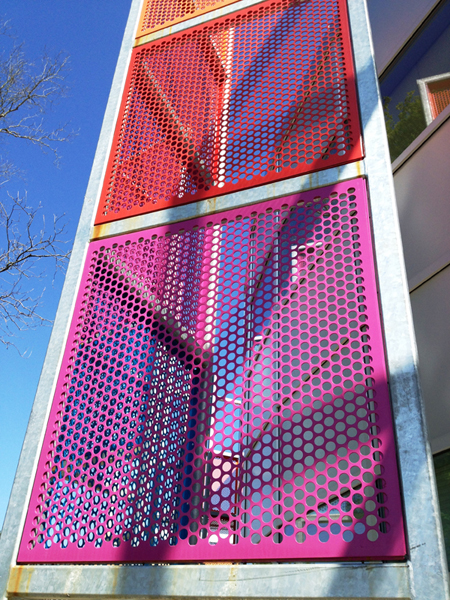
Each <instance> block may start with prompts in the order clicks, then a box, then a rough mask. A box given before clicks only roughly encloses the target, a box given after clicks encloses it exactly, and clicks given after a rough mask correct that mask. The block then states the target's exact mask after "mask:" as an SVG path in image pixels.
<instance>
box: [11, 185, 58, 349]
mask: <svg viewBox="0 0 450 600" xmlns="http://www.w3.org/2000/svg"><path fill="white" fill-rule="evenodd" d="M41 210H42V208H41V207H40V206H39V207H38V208H37V209H34V208H31V207H30V206H28V205H27V203H26V198H21V197H19V196H16V197H12V196H10V195H9V194H8V202H7V203H4V202H0V231H1V232H2V234H1V235H2V237H1V238H0V239H1V245H0V342H1V343H3V344H5V345H6V346H14V342H13V341H12V340H11V338H13V337H15V336H16V335H17V333H18V332H20V331H23V330H24V329H34V328H36V326H38V325H41V324H44V323H45V322H46V321H47V319H45V318H44V317H43V316H42V315H41V314H40V313H39V306H40V304H41V300H42V294H35V293H34V290H33V289H30V285H31V284H30V280H32V279H40V278H42V277H44V276H45V271H46V269H47V261H46V264H45V266H44V265H43V264H42V263H40V261H41V260H42V259H50V260H51V261H52V263H53V265H54V269H55V273H56V271H57V270H64V268H65V265H66V262H67V259H68V258H69V255H70V250H65V249H64V245H65V244H66V241H65V239H64V232H65V224H64V223H62V219H61V217H54V218H53V223H52V226H51V227H48V228H46V225H45V218H44V217H43V215H42V213H41Z"/></svg>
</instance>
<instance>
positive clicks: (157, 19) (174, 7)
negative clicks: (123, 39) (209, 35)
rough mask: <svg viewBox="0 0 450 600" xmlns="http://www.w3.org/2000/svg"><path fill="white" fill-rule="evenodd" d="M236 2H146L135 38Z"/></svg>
mask: <svg viewBox="0 0 450 600" xmlns="http://www.w3.org/2000/svg"><path fill="white" fill-rule="evenodd" d="M236 1H237V0H196V1H195V2H194V0H146V1H145V2H144V7H143V9H142V15H141V19H140V21H139V27H138V32H137V37H138V38H139V37H142V36H143V35H147V34H148V33H151V32H153V31H158V30H159V29H162V28H163V27H170V26H171V25H174V24H175V23H179V22H180V21H185V20H186V19H192V17H196V16H198V15H202V14H204V13H206V12H209V11H211V10H214V9H215V8H220V7H222V6H226V5H227V4H233V2H236Z"/></svg>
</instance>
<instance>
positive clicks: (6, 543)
mask: <svg viewBox="0 0 450 600" xmlns="http://www.w3.org/2000/svg"><path fill="white" fill-rule="evenodd" d="M142 2H143V0H133V1H132V4H131V9H130V13H129V16H128V22H127V25H126V29H125V33H124V37H123V41H122V46H121V49H120V54H119V59H118V62H117V66H116V71H115V74H114V79H113V83H112V86H111V91H110V94H109V99H108V104H107V108H106V111H105V116H104V118H103V125H102V130H101V133H100V138H99V142H98V145H97V150H96V153H95V159H94V163H93V165H92V170H91V175H90V178H89V183H88V187H87V190H86V196H85V198H84V203H83V209H82V212H81V216H80V221H79V224H78V229H77V234H76V237H75V243H74V247H73V250H72V256H71V259H70V263H69V268H68V270H67V274H66V278H65V282H64V287H63V291H62V294H61V299H60V302H59V305H58V311H57V314H56V318H55V323H54V325H53V331H52V335H51V338H50V342H49V345H48V349H47V353H46V356H45V361H44V366H43V368H42V372H41V376H40V379H39V385H38V388H37V392H36V397H35V400H34V404H33V409H32V412H31V416H30V420H29V423H28V427H27V432H26V435H25V440H24V443H23V446H22V451H21V454H20V459H19V464H18V467H17V471H16V475H15V478H14V484H13V488H12V491H11V496H10V499H9V504H8V509H7V512H6V517H5V522H4V526H3V530H2V537H1V540H0V547H1V552H0V598H5V597H6V586H7V582H8V577H9V572H10V567H11V566H12V565H13V564H14V562H15V557H16V555H17V550H18V545H19V541H20V535H21V532H22V528H23V524H24V520H25V513H26V509H27V506H28V501H29V496H30V493H31V487H32V484H33V480H34V474H35V471H36V467H37V461H38V458H39V453H40V448H41V445H42V441H43V436H44V432H45V426H46V422H47V418H48V414H49V411H50V406H51V401H52V398H53V393H54V388H55V385H56V379H57V376H58V371H59V367H60V364H61V360H62V355H63V352H64V347H65V342H66V338H67V334H68V330H69V326H70V322H71V318H72V312H73V309H74V305H75V298H76V295H77V290H78V285H79V281H80V277H81V273H82V270H83V266H84V260H85V256H86V251H87V246H88V243H89V240H90V236H91V231H92V224H93V221H94V215H95V209H96V207H97V203H98V197H99V194H100V190H101V185H102V183H103V178H104V173H105V169H106V161H107V159H108V155H109V150H110V147H111V143H112V137H113V134H114V125H115V122H116V119H117V113H118V111H119V106H120V101H121V98H122V92H123V87H124V85H125V78H126V74H127V69H128V64H129V62H130V56H131V50H132V47H133V42H134V38H135V33H136V29H137V24H138V19H139V16H140V13H141V7H142Z"/></svg>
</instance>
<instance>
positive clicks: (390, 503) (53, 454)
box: [19, 180, 405, 562]
mask: <svg viewBox="0 0 450 600" xmlns="http://www.w3.org/2000/svg"><path fill="white" fill-rule="evenodd" d="M404 554H405V544H404V537H403V526H402V512H401V503H400V495H399V488H398V480H397V471H396V458H395V443H394V436H393V430H392V422H391V412H390V404H389V395H388V385H387V379H386V370H385V362H384V352H383V344H382V336H381V325H380V318H379V311H378V304H377V292H376V285H375V275H374V265H373V256H372V249H371V238H370V230H369V215H368V208H367V198H366V192H365V182H364V181H363V180H354V181H350V182H346V183H341V184H337V185H335V186H332V187H328V188H322V189H319V190H314V191H311V192H306V193H301V194H298V195H295V196H290V197H287V198H281V199H278V200H273V201H269V202H265V203H263V204H259V205H255V206H250V207H246V208H239V209H236V210H232V211H229V212H224V213H221V214H217V215H214V216H208V217H202V218H200V219H194V220H191V221H187V222H184V223H178V224H175V225H170V226H165V227H158V228H155V229H151V230H148V231H145V232H140V233H134V234H130V235H123V236H119V237H116V238H113V239H110V240H107V241H98V242H94V243H92V244H91V246H90V248H89V252H88V256H87V261H86V268H85V273H84V275H83V279H82V282H81V288H80V292H79V296H78V300H77V305H76V311H75V315H74V318H73V323H72V327H71V330H70V334H69V339H68V343H67V348H66V352H65V355H64V360H63V364H62V368H61V373H60V376H59V380H58V385H57V389H56V394H55V399H54V403H53V408H52V411H51V415H50V419H49V425H48V428H47V433H46V436H45V441H44V446H43V450H42V455H41V458H40V461H39V467H38V471H37V475H36V480H35V484H34V488H33V493H32V498H31V502H30V507H29V512H28V517H27V520H26V525H25V530H24V534H23V540H22V545H21V548H20V553H19V561H20V562H79V561H81V562H90V561H94V562H102V561H103V562H114V561H120V562H124V561H132V562H141V561H164V562H165V561H196V560H201V561H204V560H251V561H255V560H285V559H289V560H292V559H325V558H326V559H340V560H352V559H358V560H360V559H385V558H390V557H396V558H399V557H402V556H404Z"/></svg>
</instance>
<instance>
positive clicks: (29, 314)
mask: <svg viewBox="0 0 450 600" xmlns="http://www.w3.org/2000/svg"><path fill="white" fill-rule="evenodd" d="M0 46H1V47H3V51H0V144H2V143H3V145H5V143H6V141H7V140H11V141H14V140H25V141H27V142H29V143H31V144H34V145H36V146H38V147H39V148H40V149H41V150H43V151H44V152H46V151H50V152H51V153H53V155H54V157H55V161H58V159H59V153H58V144H59V143H60V142H65V141H68V140H70V139H71V138H72V137H73V134H71V133H67V126H66V125H64V126H61V127H56V128H54V129H48V128H47V126H46V115H47V114H48V112H49V110H50V109H51V108H52V104H53V103H54V102H55V101H57V100H58V99H59V98H61V97H62V96H64V94H65V92H66V85H65V78H66V75H67V72H68V58H67V57H66V56H64V55H63V54H58V55H57V56H55V57H50V56H49V55H47V54H44V55H43V57H42V58H41V60H40V63H39V64H38V65H37V64H34V63H32V62H30V61H29V60H28V59H27V58H26V56H25V52H24V46H23V44H20V45H17V44H16V43H15V40H14V36H13V35H12V34H11V29H10V27H9V24H8V22H7V21H2V20H1V19H0ZM21 173H22V172H21V170H20V169H19V168H18V167H16V165H14V164H13V163H12V162H10V161H9V160H8V158H7V157H5V156H4V155H2V156H0V187H1V186H3V185H5V184H6V183H7V182H8V181H11V179H12V178H13V177H17V176H20V175H21ZM5 196H6V199H5V200H1V199H0V344H4V345H5V346H7V347H9V346H13V347H16V348H17V345H16V343H15V341H14V339H15V338H16V337H17V336H18V335H19V334H20V332H21V331H23V330H25V329H35V328H36V327H37V326H39V325H42V324H45V323H46V322H48V319H46V318H45V317H44V316H43V315H42V314H41V312H40V306H41V304H42V296H43V293H44V291H42V292H38V291H35V290H34V289H33V280H39V279H42V278H44V277H45V275H46V272H47V271H48V263H49V261H50V263H51V264H53V266H54V272H55V273H56V272H57V271H58V270H61V269H64V268H65V265H66V263H67V259H68V257H69V254H70V251H67V250H65V249H64V244H66V241H65V239H64V238H65V224H64V223H63V220H62V219H61V217H56V216H54V217H53V223H52V224H51V225H50V226H48V225H46V223H45V217H44V212H43V210H42V206H41V205H39V206H38V207H37V208H32V207H31V206H29V205H28V203H27V198H26V195H25V196H22V197H21V196H20V195H19V194H17V195H16V196H11V195H10V194H9V193H5ZM44 259H45V261H44V262H42V261H43V260H44ZM38 287H39V289H40V290H41V289H42V284H40V285H39V286H38Z"/></svg>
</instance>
